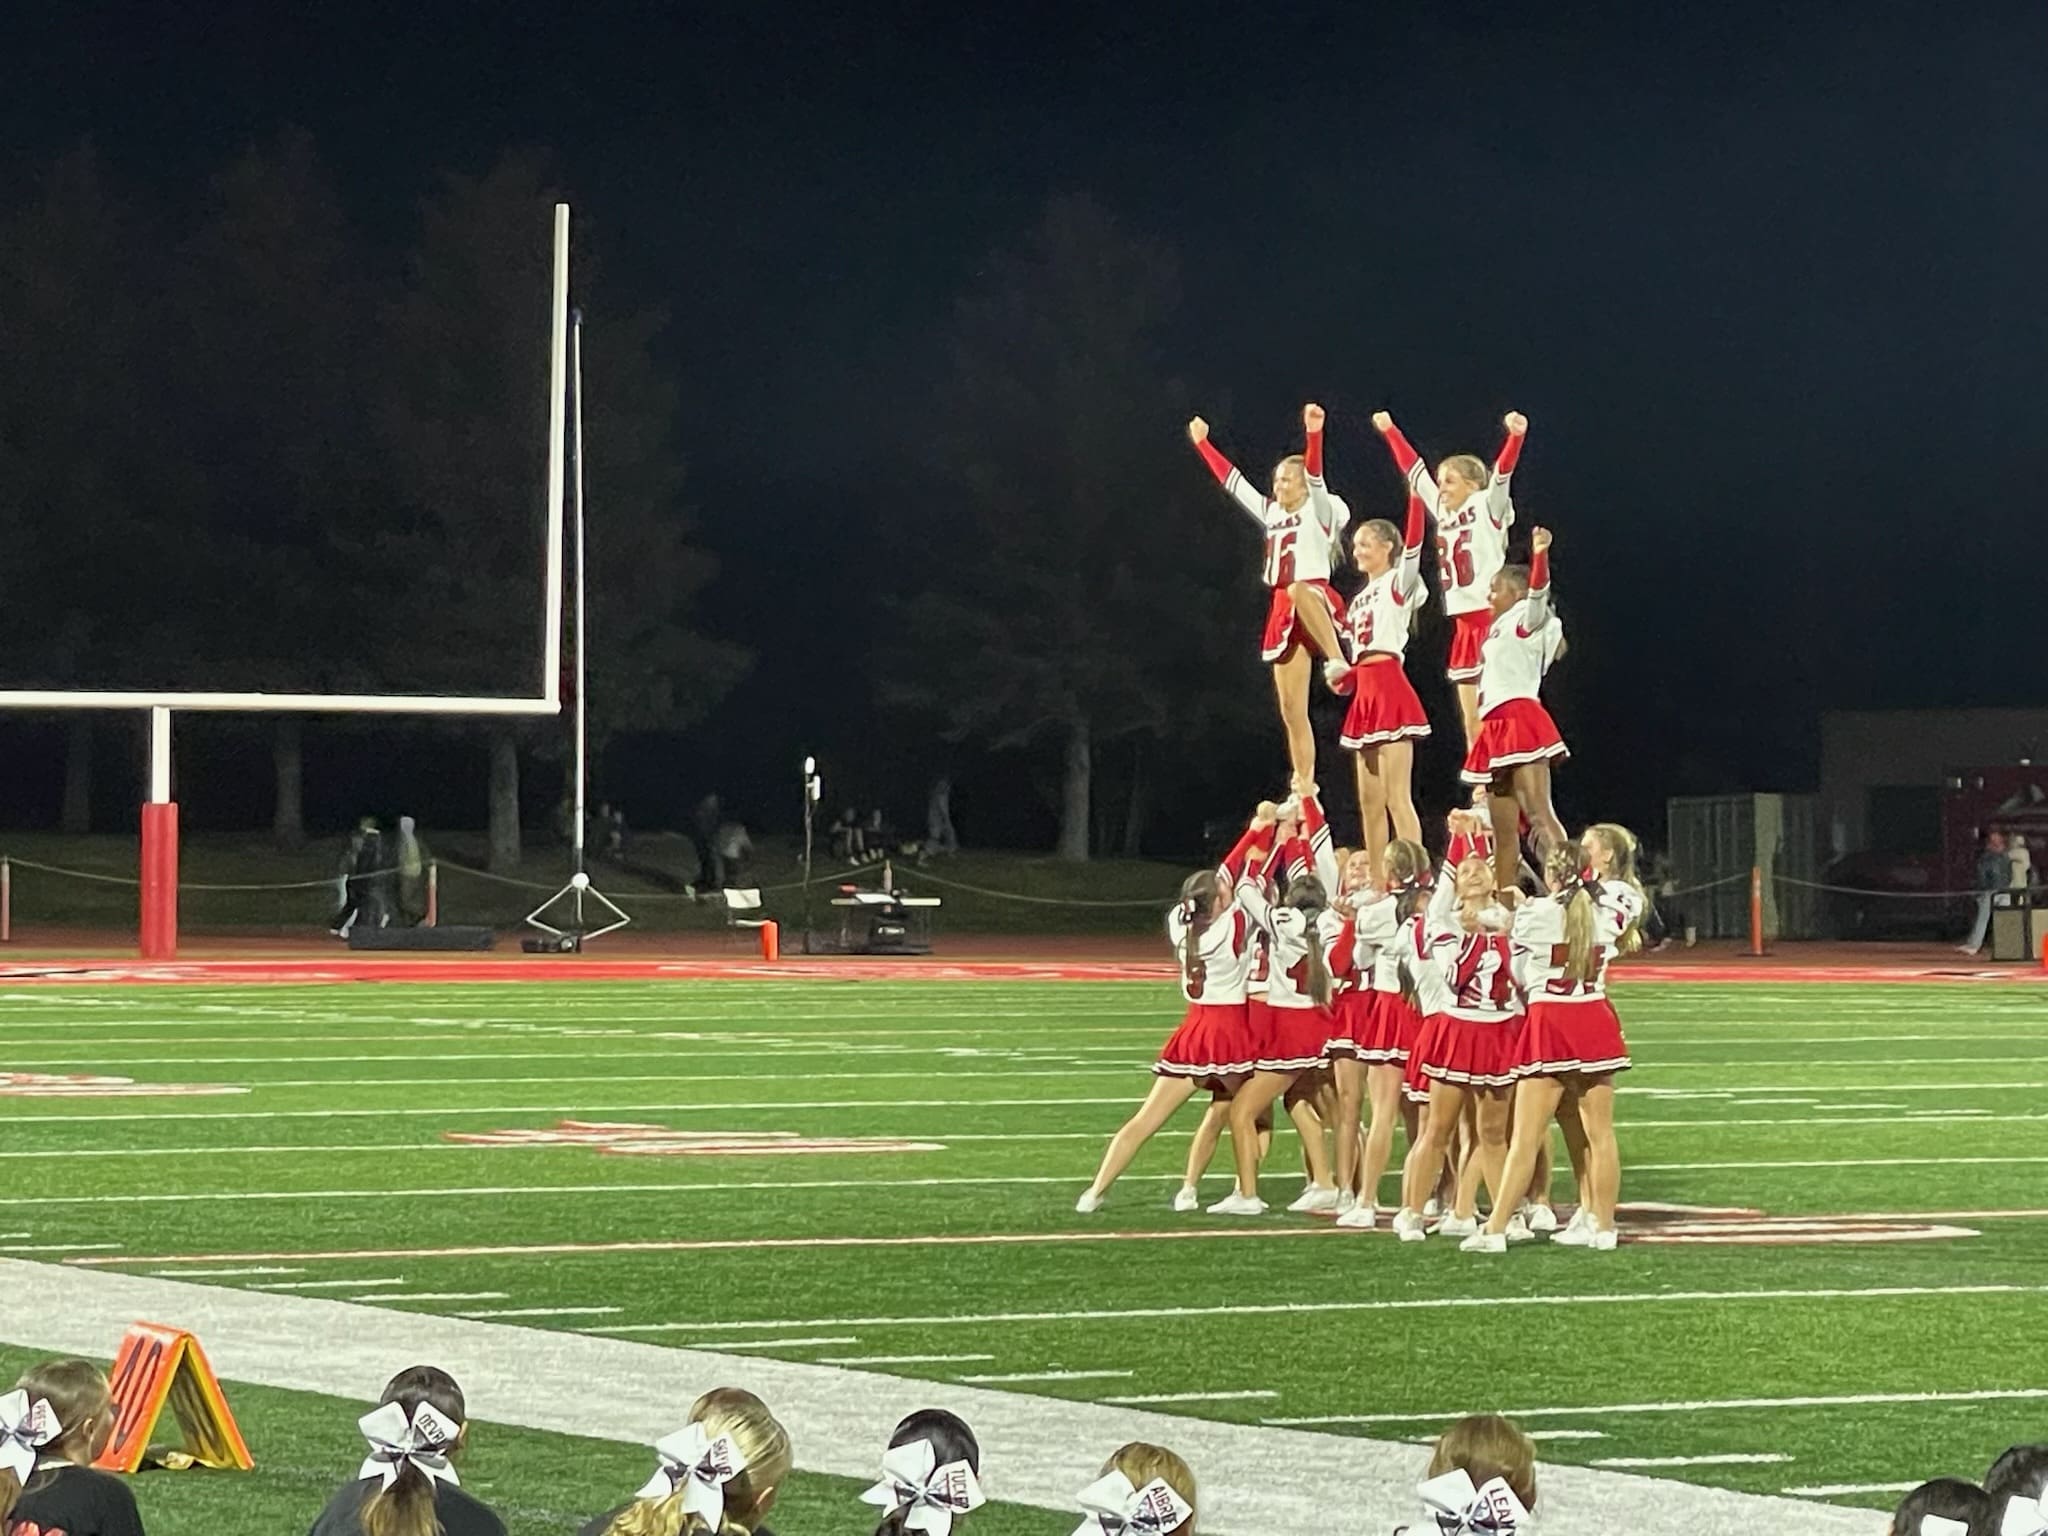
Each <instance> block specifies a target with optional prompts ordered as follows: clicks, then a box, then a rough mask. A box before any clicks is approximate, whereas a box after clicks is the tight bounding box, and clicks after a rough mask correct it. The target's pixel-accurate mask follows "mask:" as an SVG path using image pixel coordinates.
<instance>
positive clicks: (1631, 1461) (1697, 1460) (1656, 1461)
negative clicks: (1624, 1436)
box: [1591, 1451, 1792, 1471]
mask: <svg viewBox="0 0 2048 1536" xmlns="http://www.w3.org/2000/svg"><path fill="white" fill-rule="evenodd" d="M1791 1459H1792V1458H1791V1457H1790V1456H1784V1455H1779V1454H1776V1453H1772V1452H1763V1453H1757V1452H1743V1451H1722V1452H1720V1453H1718V1454H1716V1455H1712V1456H1602V1457H1600V1458H1599V1459H1598V1460H1596V1461H1594V1462H1593V1463H1591V1465H1593V1466H1596V1467H1620V1468H1625V1469H1629V1470H1637V1471H1647V1470H1649V1469H1651V1468H1655V1467H1761V1466H1769V1465H1771V1464H1773V1463H1775V1462H1784V1461H1790V1460H1791Z"/></svg>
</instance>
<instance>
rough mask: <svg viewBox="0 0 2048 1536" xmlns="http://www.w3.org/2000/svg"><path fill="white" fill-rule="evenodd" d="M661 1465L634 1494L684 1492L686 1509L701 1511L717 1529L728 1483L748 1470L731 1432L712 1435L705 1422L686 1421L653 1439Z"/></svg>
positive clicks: (660, 1495)
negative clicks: (668, 1432)
mask: <svg viewBox="0 0 2048 1536" xmlns="http://www.w3.org/2000/svg"><path fill="white" fill-rule="evenodd" d="M654 1453H655V1455H657V1456H659V1457H660V1458H661V1465H660V1466H658V1467H656V1468H655V1469H654V1476H652V1477H650V1478H649V1479H648V1480H647V1485H646V1486H645V1487H644V1488H642V1489H641V1490H640V1491H639V1493H637V1494H636V1495H634V1497H636V1498H642V1499H667V1498H673V1497H674V1496H675V1494H676V1492H677V1491H678V1490H680V1491H681V1492H682V1495H683V1512H684V1513H685V1514H690V1515H702V1516H703V1517H704V1523H705V1524H706V1525H708V1526H710V1527H711V1529H713V1530H714V1531H715V1530H717V1529H718V1528H719V1526H721V1525H723V1524H724V1523H725V1485H726V1484H727V1483H729V1482H731V1481H732V1480H733V1479H734V1478H736V1477H738V1476H739V1475H740V1474H741V1473H742V1472H744V1471H746V1470H747V1458H746V1457H745V1456H743V1455H742V1454H740V1448H739V1446H738V1444H737V1443H735V1442H734V1440H733V1438H732V1436H731V1435H720V1436H719V1437H718V1438H717V1439H715V1440H714V1439H712V1438H711V1436H710V1434H709V1433H708V1432H707V1431H706V1430H705V1428H704V1426H703V1425H702V1424H685V1425H684V1426H683V1427H682V1428H681V1429H679V1430H677V1431H676V1432H675V1433H674V1434H672V1435H670V1436H669V1437H668V1438H667V1439H665V1440H657V1441H655V1442H654Z"/></svg>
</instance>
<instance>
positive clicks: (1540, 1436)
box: [1261, 1420, 1919, 1487]
mask: <svg viewBox="0 0 2048 1536" xmlns="http://www.w3.org/2000/svg"><path fill="white" fill-rule="evenodd" d="M1261 1422H1262V1423H1263V1422H1264V1421H1263V1420H1261ZM1522 1433H1523V1435H1524V1436H1526V1437H1527V1438H1528V1439H1531V1440H1605V1439H1606V1438H1607V1432H1606V1431H1605V1430H1600V1429H1525V1430H1523V1431H1522ZM1416 1444H1418V1445H1435V1444H1436V1436H1435V1435H1424V1436H1423V1437H1422V1438H1421V1439H1420V1440H1418V1441H1417V1442H1416ZM1914 1486H1915V1487H1917V1486H1919V1485H1918V1484H1915V1485H1914Z"/></svg>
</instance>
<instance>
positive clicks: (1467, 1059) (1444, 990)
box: [1408, 868, 1522, 1088]
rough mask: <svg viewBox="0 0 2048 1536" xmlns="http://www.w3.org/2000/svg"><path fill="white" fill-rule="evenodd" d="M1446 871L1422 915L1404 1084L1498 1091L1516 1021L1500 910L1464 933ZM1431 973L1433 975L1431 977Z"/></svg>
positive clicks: (1518, 1008)
mask: <svg viewBox="0 0 2048 1536" xmlns="http://www.w3.org/2000/svg"><path fill="white" fill-rule="evenodd" d="M1453 887H1454V880H1453V878H1452V871H1451V870H1450V869H1448V868H1447V869H1446V870H1445V871H1444V873H1443V874H1442V875H1441V876H1440V877H1439V879H1438V881H1437V890H1436V894H1435V895H1434V896H1432V897H1431V898H1430V904H1429V911H1428V912H1427V913H1426V914H1425V919H1424V929H1423V941H1424V945H1425V953H1424V954H1423V956H1422V958H1421V961H1420V964H1419V965H1418V968H1417V970H1416V972H1415V978H1416V984H1417V995H1418V997H1419V998H1420V999H1421V1001H1422V1006H1423V1011H1424V1018H1423V1024H1422V1032H1421V1033H1420V1035H1418V1036H1417V1038H1416V1041H1415V1047H1414V1050H1413V1051H1412V1052H1411V1053H1410V1055H1409V1058H1408V1077H1409V1080H1410V1081H1411V1082H1418V1083H1419V1082H1421V1081H1422V1080H1429V1081H1437V1082H1449V1083H1456V1084H1459V1085H1460V1086H1462V1087H1467V1088H1505V1087H1507V1086H1508V1085H1509V1084H1510V1083H1512V1082H1514V1080H1515V1075H1516V1066H1517V1056H1516V1048H1515V1040H1516V1035H1517V1033H1518V1025H1519V1024H1520V1022H1521V1017H1522V996H1521V991H1520V989H1519V988H1518V987H1517V985H1516V983H1515V971H1514V951H1513V948H1512V946H1511V944H1510V941H1509V937H1508V930H1509V926H1510V919H1509V917H1508V914H1507V912H1506V910H1505V909H1503V908H1499V907H1491V908H1488V909H1487V910H1485V911H1483V912H1481V913H1480V914H1479V926H1478V928H1477V930H1476V931H1474V932H1471V933H1467V932H1466V931H1465V929H1464V926H1463V924H1462V923H1461V922H1460V921H1459V918H1458V909H1457V894H1456V891H1455V889H1454V888H1453ZM1432 973H1433V974H1432Z"/></svg>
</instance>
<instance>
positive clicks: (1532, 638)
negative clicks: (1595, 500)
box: [1464, 528, 1571, 888]
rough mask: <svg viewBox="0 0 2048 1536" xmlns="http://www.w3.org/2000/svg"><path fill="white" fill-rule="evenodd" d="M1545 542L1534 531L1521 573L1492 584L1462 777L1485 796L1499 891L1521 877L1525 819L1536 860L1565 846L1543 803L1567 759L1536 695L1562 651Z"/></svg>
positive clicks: (1503, 574) (1513, 569)
mask: <svg viewBox="0 0 2048 1536" xmlns="http://www.w3.org/2000/svg"><path fill="white" fill-rule="evenodd" d="M1550 542H1551V540H1550V530H1549V529H1547V528H1538V529H1536V530H1534V532H1533V533H1532V534H1531V535H1530V548H1531V549H1532V550H1534V552H1535V553H1534V555H1533V557H1532V558H1531V560H1530V563H1529V566H1528V568H1527V569H1526V570H1524V569H1523V568H1522V567H1520V566H1515V565H1510V566H1504V567H1502V569H1501V571H1500V572H1499V574H1498V575H1496V576H1495V577H1494V578H1493V586H1492V588H1491V598H1490V601H1491V603H1492V609H1493V624H1492V627H1491V628H1489V629H1488V630H1487V632H1486V642H1485V644H1484V645H1483V646H1481V648H1480V652H1479V734H1478V736H1477V737H1475V738H1474V739H1473V742H1472V750H1471V751H1470V752H1469V753H1467V754H1466V756H1465V770H1464V778H1465V782H1466V783H1467V784H1471V785H1474V786H1476V787H1478V788H1482V789H1488V790H1490V793H1489V796H1488V799H1489V803H1490V805H1491V814H1492V817H1493V838H1494V870H1495V878H1496V879H1497V880H1498V881H1499V883H1500V885H1501V886H1502V887H1503V888H1506V887H1508V886H1511V885H1513V884H1514V883H1515V879H1516V877H1517V875H1519V873H1520V872H1521V862H1522V860H1521V849H1522V842H1521V820H1522V818H1523V817H1524V816H1525V815H1526V816H1527V817H1528V820H1529V828H1530V831H1531V832H1532V833H1533V834H1534V835H1535V838H1536V848H1537V852H1538V856H1539V859H1540V858H1541V857H1545V856H1547V855H1548V853H1549V850H1550V849H1551V848H1552V847H1554V846H1556V845H1557V844H1559V843H1562V842H1563V841H1564V824H1563V823H1562V822H1560V821H1559V820H1558V819H1557V812H1556V810H1554V809H1553V808H1552V806H1551V803H1550V768H1551V764H1553V763H1556V762H1561V761H1563V760H1564V759H1565V758H1567V757H1569V756H1570V755H1571V753H1570V751H1569V750H1568V749H1567V748H1566V747H1565V744H1564V738H1563V737H1562V736H1560V735H1559V734H1558V730H1557V722H1556V721H1555V720H1552V719H1551V718H1550V711H1549V710H1547V709H1545V708H1544V707H1543V704H1542V700H1541V696H1540V695H1541V691H1542V686H1543V674H1544V673H1545V672H1546V671H1548V670H1549V667H1550V664H1551V662H1553V661H1554V660H1556V659H1557V657H1559V656H1561V655H1562V654H1563V653H1564V639H1563V634H1564V632H1563V630H1562V628H1561V627H1560V626H1559V625H1558V623H1557V620H1556V616H1555V615H1554V614H1553V613H1552V611H1551V606H1550Z"/></svg>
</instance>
